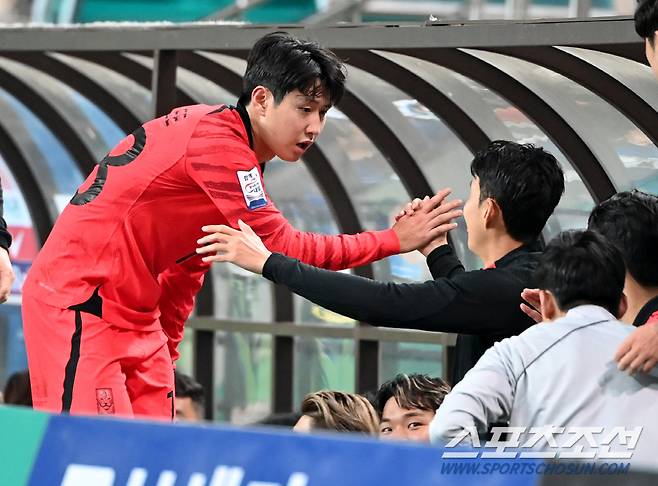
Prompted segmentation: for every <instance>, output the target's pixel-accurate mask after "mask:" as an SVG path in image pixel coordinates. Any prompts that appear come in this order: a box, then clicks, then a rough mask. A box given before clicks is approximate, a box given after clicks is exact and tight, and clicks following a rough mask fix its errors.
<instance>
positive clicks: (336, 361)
mask: <svg viewBox="0 0 658 486" xmlns="http://www.w3.org/2000/svg"><path fill="white" fill-rule="evenodd" d="M355 351H356V350H355V347H354V340H353V339H330V338H305V337H304V338H295V350H294V353H295V358H294V363H295V364H294V380H295V383H294V395H293V406H294V408H295V410H299V406H300V405H301V403H302V400H303V399H304V397H305V396H306V395H307V394H309V393H312V392H316V391H319V390H340V391H345V392H354V388H355V385H354V373H355V370H354V356H355Z"/></svg>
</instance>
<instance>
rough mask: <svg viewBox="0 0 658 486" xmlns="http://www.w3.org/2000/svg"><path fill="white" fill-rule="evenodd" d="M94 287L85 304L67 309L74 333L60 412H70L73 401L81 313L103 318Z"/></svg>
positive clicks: (79, 341)
mask: <svg viewBox="0 0 658 486" xmlns="http://www.w3.org/2000/svg"><path fill="white" fill-rule="evenodd" d="M99 288H100V287H96V290H94V293H93V294H92V296H91V297H89V299H88V300H87V301H86V302H83V303H82V304H76V305H72V306H71V307H69V309H70V310H73V311H75V331H74V332H73V336H72V337H71V355H70V356H69V360H68V362H67V363H66V368H65V370H64V391H63V392H62V412H70V411H71V402H72V401H73V384H74V382H75V373H76V371H77V369H78V361H80V343H81V342H82V313H83V312H86V313H89V314H93V315H95V316H97V317H103V299H101V297H100V295H98V289H99Z"/></svg>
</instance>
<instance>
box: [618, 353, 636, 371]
mask: <svg viewBox="0 0 658 486" xmlns="http://www.w3.org/2000/svg"><path fill="white" fill-rule="evenodd" d="M637 354H638V353H637V350H634V349H630V350H628V351H627V352H626V353H625V354H624V356H622V357H621V359H620V360H619V364H618V365H617V368H619V369H620V370H622V371H623V370H626V369H628V368H629V367H630V365H631V363H632V362H633V360H634V359H635V358H637Z"/></svg>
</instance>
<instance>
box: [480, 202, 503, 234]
mask: <svg viewBox="0 0 658 486" xmlns="http://www.w3.org/2000/svg"><path fill="white" fill-rule="evenodd" d="M482 205H483V208H482V209H483V210H484V215H483V217H484V227H485V228H487V229H488V228H492V227H493V226H495V225H497V224H498V220H501V223H502V218H503V212H502V211H501V209H500V206H499V205H498V203H497V202H496V200H495V199H492V198H490V197H488V198H487V199H485V201H484V202H483V203H482Z"/></svg>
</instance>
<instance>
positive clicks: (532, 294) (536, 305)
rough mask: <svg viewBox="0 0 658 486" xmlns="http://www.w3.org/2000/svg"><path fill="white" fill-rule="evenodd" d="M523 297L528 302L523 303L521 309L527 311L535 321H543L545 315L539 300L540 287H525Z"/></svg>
mask: <svg viewBox="0 0 658 486" xmlns="http://www.w3.org/2000/svg"><path fill="white" fill-rule="evenodd" d="M521 298H522V299H523V300H525V301H526V303H522V304H521V310H522V311H523V312H525V313H526V314H527V315H528V316H530V318H532V320H533V321H535V322H542V321H543V320H544V317H543V316H542V315H541V312H539V309H540V308H541V304H540V302H539V289H523V292H521Z"/></svg>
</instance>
